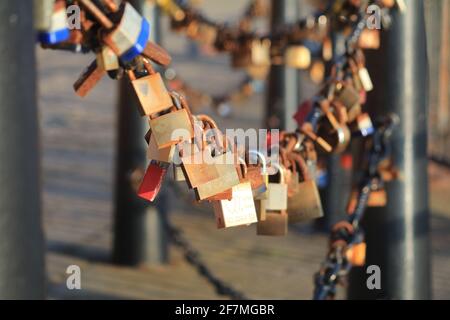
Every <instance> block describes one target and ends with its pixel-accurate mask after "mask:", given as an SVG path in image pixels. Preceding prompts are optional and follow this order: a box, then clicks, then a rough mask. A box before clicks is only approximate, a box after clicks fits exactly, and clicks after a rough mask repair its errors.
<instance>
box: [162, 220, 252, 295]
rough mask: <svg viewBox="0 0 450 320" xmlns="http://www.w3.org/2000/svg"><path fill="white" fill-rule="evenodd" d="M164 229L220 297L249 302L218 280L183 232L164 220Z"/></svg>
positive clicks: (239, 293)
mask: <svg viewBox="0 0 450 320" xmlns="http://www.w3.org/2000/svg"><path fill="white" fill-rule="evenodd" d="M164 221H165V222H164V227H165V229H166V231H167V233H168V234H169V236H170V239H171V241H172V242H173V244H174V245H176V246H177V247H179V248H180V249H181V250H182V251H183V254H184V258H185V259H186V261H187V262H189V263H190V264H191V265H192V266H193V267H195V268H196V269H197V272H198V273H199V274H200V275H201V276H203V277H204V278H205V279H206V280H208V282H209V283H210V284H211V285H212V286H213V287H214V288H215V290H216V292H217V293H218V294H219V295H222V296H228V297H230V298H231V299H232V300H250V299H249V298H247V297H246V296H245V295H244V294H243V293H242V292H239V291H237V290H236V289H234V288H233V287H232V286H231V285H229V284H227V283H225V282H224V281H223V280H221V279H219V278H218V277H217V276H216V275H215V274H214V273H213V272H212V271H211V270H210V268H209V267H208V266H207V265H206V263H205V262H204V261H203V260H202V258H201V254H200V252H199V251H198V250H197V249H195V248H194V247H193V246H192V245H191V244H190V243H189V241H188V240H187V239H186V237H185V236H184V234H183V231H182V230H181V229H180V228H178V227H176V226H174V225H173V224H171V222H170V221H169V220H168V219H164Z"/></svg>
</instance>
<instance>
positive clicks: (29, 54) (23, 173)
mask: <svg viewBox="0 0 450 320" xmlns="http://www.w3.org/2000/svg"><path fill="white" fill-rule="evenodd" d="M32 7H33V2H32V1H31V0H26V1H1V2H0V39H1V41H0V101H1V109H2V115H1V117H0V132H1V133H2V135H1V138H0V154H1V155H2V158H1V170H0V184H1V186H2V189H1V193H0V299H44V298H45V271H44V269H45V268H44V240H43V233H42V228H41V226H42V222H41V200H40V198H41V189H40V165H39V163H40V160H39V134H38V112H37V104H36V73H35V72H36V71H35V70H36V68H35V65H36V61H35V41H36V40H35V37H34V35H35V33H34V31H33V10H32Z"/></svg>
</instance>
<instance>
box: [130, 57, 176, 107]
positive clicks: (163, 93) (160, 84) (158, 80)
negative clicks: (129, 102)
mask: <svg viewBox="0 0 450 320" xmlns="http://www.w3.org/2000/svg"><path fill="white" fill-rule="evenodd" d="M143 61H144V67H145V69H146V71H147V75H146V76H144V77H142V78H136V76H135V73H134V72H133V71H132V70H129V71H128V77H129V78H130V80H131V84H132V85H133V88H134V91H135V92H136V95H137V97H138V99H139V112H140V114H141V115H142V116H144V115H147V116H150V115H152V114H155V113H158V112H161V111H164V110H167V109H168V108H170V107H171V106H172V105H173V101H172V98H171V96H170V94H169V92H168V91H167V88H166V86H165V85H164V81H163V79H162V77H161V74H160V73H159V72H155V70H154V69H153V67H152V66H151V64H150V63H149V62H148V61H146V60H145V59H144V60H143Z"/></svg>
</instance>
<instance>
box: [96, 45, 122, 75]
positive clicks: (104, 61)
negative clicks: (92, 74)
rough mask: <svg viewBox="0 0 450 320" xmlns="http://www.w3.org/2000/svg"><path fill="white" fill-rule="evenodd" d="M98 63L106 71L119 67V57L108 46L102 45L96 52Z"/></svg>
mask: <svg viewBox="0 0 450 320" xmlns="http://www.w3.org/2000/svg"><path fill="white" fill-rule="evenodd" d="M96 59H97V65H98V66H99V67H100V68H102V69H103V70H105V71H112V70H117V69H119V58H118V57H117V55H116V54H115V53H114V51H112V50H111V48H110V47H108V46H103V47H101V49H100V51H99V52H97V54H96Z"/></svg>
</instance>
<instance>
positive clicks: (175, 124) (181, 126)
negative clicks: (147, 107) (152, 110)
mask: <svg viewBox="0 0 450 320" xmlns="http://www.w3.org/2000/svg"><path fill="white" fill-rule="evenodd" d="M149 122H150V128H151V129H152V134H153V135H154V136H155V141H156V144H157V146H158V148H159V149H162V148H166V147H169V146H171V145H174V144H177V143H179V142H181V141H187V140H190V139H192V137H193V136H194V128H193V126H192V122H191V117H190V115H189V113H188V112H187V110H186V109H181V110H177V111H174V112H170V113H167V114H165V115H162V116H159V117H157V118H155V119H150V121H149ZM176 133H181V134H182V135H183V136H179V135H175V134H176Z"/></svg>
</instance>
